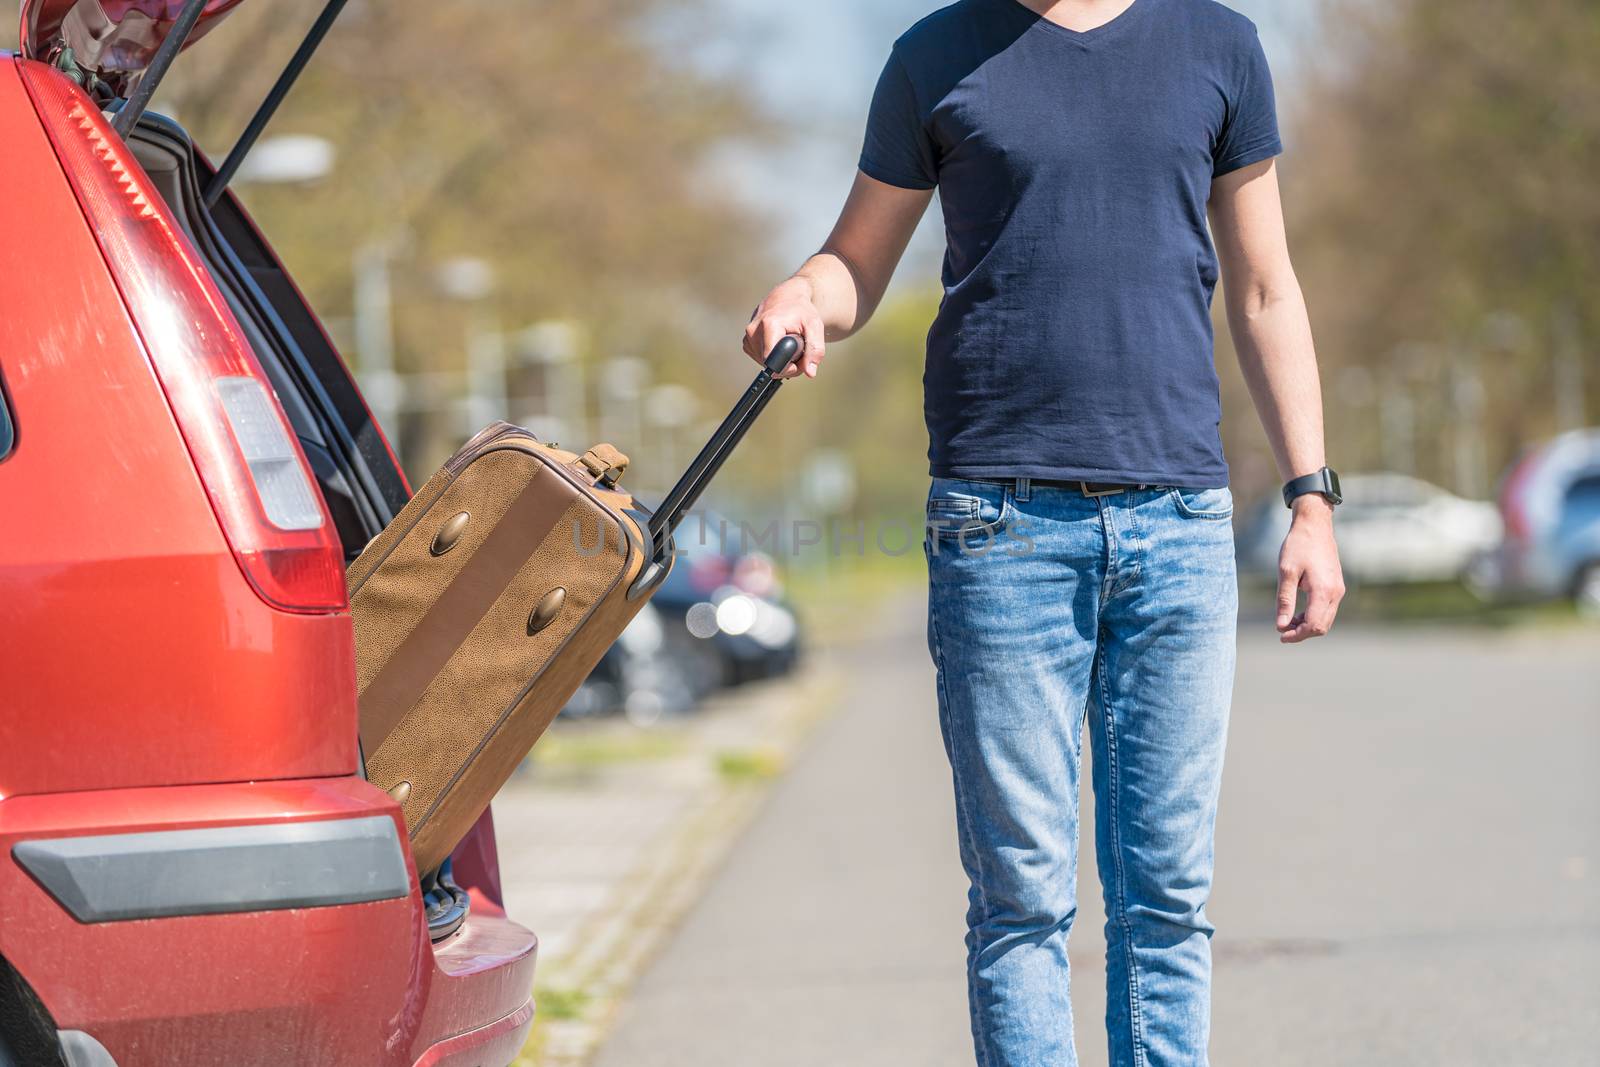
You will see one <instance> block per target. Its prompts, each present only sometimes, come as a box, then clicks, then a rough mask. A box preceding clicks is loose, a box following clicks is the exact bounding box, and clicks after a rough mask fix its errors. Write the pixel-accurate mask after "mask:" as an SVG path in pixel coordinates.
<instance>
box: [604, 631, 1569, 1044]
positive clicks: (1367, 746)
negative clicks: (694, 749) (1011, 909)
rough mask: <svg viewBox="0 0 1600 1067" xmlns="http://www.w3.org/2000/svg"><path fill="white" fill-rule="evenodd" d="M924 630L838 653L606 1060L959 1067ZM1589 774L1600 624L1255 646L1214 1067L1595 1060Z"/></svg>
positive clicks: (1233, 798)
mask: <svg viewBox="0 0 1600 1067" xmlns="http://www.w3.org/2000/svg"><path fill="white" fill-rule="evenodd" d="M922 619H923V616H922V612H921V608H920V605H919V604H915V603H913V604H911V605H908V607H907V608H906V609H905V610H902V611H897V612H895V613H894V616H893V618H892V619H891V620H890V625H889V626H888V627H887V628H886V629H885V630H884V631H883V633H882V635H881V637H880V638H878V639H876V640H875V641H873V642H872V643H870V644H868V645H864V646H860V647H857V648H854V649H852V650H850V651H848V652H845V653H840V654H839V655H840V656H841V657H842V658H843V662H842V663H841V665H842V666H844V667H845V668H846V669H847V670H848V672H849V677H850V679H851V684H850V686H849V688H848V692H847V695H846V698H845V706H844V707H843V709H842V711H841V713H840V714H839V715H838V716H837V717H836V718H835V719H833V720H832V721H830V722H829V723H828V724H826V725H825V726H824V727H823V728H822V729H821V731H819V733H818V735H817V737H816V738H815V740H814V741H813V742H812V745H811V747H810V749H809V751H808V752H807V753H806V755H805V756H804V757H803V759H802V760H801V762H800V763H799V764H798V765H797V766H796V767H795V768H794V770H793V771H792V772H791V773H790V774H789V775H788V776H787V777H786V778H785V780H784V781H783V782H782V783H780V784H779V786H778V787H777V788H776V790H775V791H774V794H773V796H772V798H771V800H770V802H769V803H768V805H767V807H766V808H765V810H764V811H763V812H762V814H761V815H760V816H759V817H758V818H757V820H756V821H755V822H754V824H753V825H752V826H751V827H750V829H749V830H748V832H747V833H746V836H745V837H744V839H743V840H742V841H741V842H740V843H739V844H738V845H737V846H736V847H735V849H734V850H733V852H732V855H731V858H730V859H729V861H728V862H727V864H726V866H725V868H724V869H723V870H722V871H721V872H720V874H719V876H718V877H717V878H716V879H715V880H714V881H713V883H712V884H711V885H710V886H709V888H708V891H707V892H706V894H705V896H704V897H703V898H702V900H701V901H700V903H699V904H698V906H697V907H696V908H695V909H694V910H693V911H692V912H691V913H690V915H689V917H688V919H687V921H686V922H685V923H684V925H683V926H682V928H681V929H680V930H679V932H678V934H677V935H676V937H675V939H674V940H672V941H671V942H670V943H669V945H668V947H667V948H666V949H665V951H664V952H663V953H662V955H661V956H660V957H658V959H657V960H656V961H655V963H654V964H653V965H652V966H651V967H650V969H649V970H648V971H647V972H646V974H645V976H644V978H643V979H642V980H641V982H640V984H639V985H638V987H637V988H636V990H635V993H634V996H633V997H632V999H631V1000H630V1001H629V1002H628V1003H627V1004H626V1005H625V1006H624V1008H623V1010H622V1012H621V1014H620V1017H619V1019H618V1024H617V1027H616V1029H615V1031H614V1033H613V1035H612V1037H611V1039H610V1040H609V1041H608V1043H607V1044H606V1045H605V1046H604V1048H603V1049H602V1051H601V1053H600V1055H599V1057H598V1059H597V1061H596V1063H597V1065H598V1067H678V1065H684V1067H689V1065H694V1067H721V1065H729V1067H732V1065H739V1067H748V1065H759V1067H789V1065H795V1067H799V1065H806V1067H813V1065H817V1064H827V1065H830V1067H841V1065H856V1064H861V1065H874V1067H876V1065H919V1067H920V1065H930V1067H941V1065H947V1064H948V1065H951V1067H955V1065H963V1064H971V1063H972V1062H973V1061H972V1053H971V1043H970V1037H969V1035H968V1030H967V1013H966V1007H965V1000H964V980H963V973H962V968H963V949H962V944H961V937H962V931H963V926H962V914H963V911H964V908H965V899H964V896H965V880H964V878H963V877H962V875H961V871H960V866H959V863H958V861H957V858H956V851H955V836H954V829H953V826H954V824H953V813H952V801H951V796H950V785H949V776H948V769H947V767H946V764H945V758H944V752H943V748H942V747H941V744H940V741H939V735H938V726H937V717H936V715H935V712H934V700H933V691H932V668H931V667H930V666H929V663H928V659H927V655H926V652H925V650H924V647H923V644H922ZM1087 751H1088V747H1087V745H1085V753H1086V754H1087ZM1086 758H1087V756H1086ZM1597 761H1600V632H1596V631H1594V630H1590V631H1587V632H1585V631H1581V630H1569V631H1562V632H1550V631H1543V632H1539V633H1522V632H1515V633H1509V634H1508V633H1495V632H1484V631H1478V630H1466V629H1461V630H1449V629H1437V628H1436V629H1432V630H1390V629H1373V628H1368V629H1361V628H1355V627H1350V628H1346V629H1345V630H1343V631H1342V632H1339V633H1336V634H1335V635H1334V636H1333V637H1331V638H1329V639H1326V640H1324V641H1322V642H1320V643H1317V644H1313V645H1309V646H1302V647H1299V648H1293V649H1285V648H1281V647H1280V646H1278V645H1277V643H1276V642H1275V641H1273V640H1272V639H1271V637H1270V635H1267V634H1265V633H1263V632H1261V625H1260V624H1253V625H1252V626H1247V627H1246V628H1245V631H1244V632H1243V633H1242V636H1241V649H1240V669H1239V680H1238V687H1237V692H1236V699H1235V704H1234V713H1233V720H1232V730H1231V735H1230V743H1229V750H1228V766H1227V774H1226V779H1225V785H1224V789H1223V801H1222V815H1221V820H1220V825H1219V830H1218V843H1217V852H1218V876H1217V885H1216V892H1215V895H1214V897H1213V901H1212V906H1211V914H1212V918H1213V920H1214V921H1215V922H1216V924H1217V927H1218V933H1217V937H1216V941H1215V943H1214V947H1215V958H1216V991H1215V1010H1214V1026H1213V1030H1214V1034H1213V1041H1212V1062H1213V1063H1214V1064H1217V1065H1219V1067H1223V1065H1235V1067H1262V1065H1280V1064H1283V1065H1296V1067H1322V1065H1340V1067H1344V1065H1363V1067H1382V1065H1390V1064H1394V1065H1405V1067H1420V1065H1432V1064H1439V1065H1450V1067H1474V1065H1480V1064H1481V1065H1485V1067H1489V1065H1492V1067H1523V1065H1528V1067H1533V1065H1540V1067H1544V1065H1562V1067H1568V1065H1584V1064H1600V995H1597V992H1600V775H1597V773H1596V764H1597ZM1084 780H1085V783H1086V788H1087V781H1088V775H1087V774H1085V775H1084ZM1089 803H1090V801H1089V798H1088V797H1085V800H1084V804H1085V814H1084V818H1083V824H1084V826H1085V828H1086V829H1087V828H1088V827H1090V826H1092V819H1091V818H1090V815H1089V812H1088V809H1087V805H1088V804H1089ZM1081 852H1082V855H1083V856H1084V858H1085V863H1086V866H1087V869H1086V870H1085V871H1084V872H1083V873H1082V876H1081V877H1080V880H1079V886H1080V894H1081V896H1082V898H1083V899H1082V906H1081V907H1080V911H1079V918H1078V924H1077V928H1076V930H1075V931H1074V934H1073V939H1072V962H1073V968H1074V973H1073V996H1074V1002H1075V1003H1074V1008H1075V1015H1076V1018H1077V1019H1078V1026H1079V1033H1078V1048H1079V1053H1080V1056H1081V1057H1082V1061H1083V1063H1084V1064H1085V1065H1093V1064H1103V1063H1104V1062H1105V1048H1104V1034H1103V1032H1102V1030H1101V1027H1100V1023H1099V1020H1100V1019H1101V1018H1102V1016H1103V1011H1104V991H1103V980H1104V978H1103V975H1104V970H1103V958H1104V942H1103V940H1102V937H1101V933H1100V925H1101V923H1102V922H1103V915H1102V913H1101V911H1100V907H1099V884H1098V882H1097V880H1096V879H1095V877H1094V875H1093V860H1092V857H1093V848H1092V845H1091V844H1090V843H1089V842H1087V841H1086V842H1085V843H1084V846H1083V848H1082V849H1081Z"/></svg>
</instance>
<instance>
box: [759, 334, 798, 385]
mask: <svg viewBox="0 0 1600 1067" xmlns="http://www.w3.org/2000/svg"><path fill="white" fill-rule="evenodd" d="M801 347H802V345H801V343H800V338H798V337H796V336H795V335H794V334H792V333H791V334H789V335H788V336H787V337H785V338H784V339H783V340H781V341H779V342H778V344H777V347H775V348H774V349H773V350H772V352H771V354H769V355H768V356H767V360H766V368H767V373H769V374H771V375H772V376H773V377H777V376H778V375H780V374H782V373H783V372H784V371H786V370H788V369H789V364H791V363H793V362H794V361H795V360H796V359H797V358H799V356H800V350H801Z"/></svg>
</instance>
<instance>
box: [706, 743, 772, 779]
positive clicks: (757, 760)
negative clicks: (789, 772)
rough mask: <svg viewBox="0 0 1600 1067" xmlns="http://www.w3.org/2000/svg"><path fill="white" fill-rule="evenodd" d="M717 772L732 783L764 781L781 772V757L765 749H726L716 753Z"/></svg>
mask: <svg viewBox="0 0 1600 1067" xmlns="http://www.w3.org/2000/svg"><path fill="white" fill-rule="evenodd" d="M716 764H717V773H718V774H720V775H721V776H722V779H723V781H725V782H732V783H742V782H765V781H770V780H771V779H773V778H776V777H777V776H778V775H780V774H782V773H783V758H782V757H781V756H779V755H778V754H777V753H776V752H772V751H769V750H767V749H748V750H746V749H728V750H726V751H723V752H718V753H717V755H716Z"/></svg>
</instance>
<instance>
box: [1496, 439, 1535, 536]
mask: <svg viewBox="0 0 1600 1067" xmlns="http://www.w3.org/2000/svg"><path fill="white" fill-rule="evenodd" d="M1537 467H1538V456H1537V454H1534V455H1529V456H1525V457H1523V458H1522V460H1520V461H1519V462H1518V463H1517V465H1516V466H1515V467H1513V468H1511V473H1510V474H1509V475H1507V476H1506V480H1505V485H1503V486H1502V487H1501V489H1500V517H1501V519H1502V520H1503V521H1504V523H1505V532H1506V539H1507V540H1508V541H1517V542H1525V541H1527V540H1529V538H1530V536H1531V535H1532V533H1533V527H1532V524H1531V523H1530V522H1529V518H1528V500H1527V496H1528V483H1529V482H1531V481H1533V475H1534V471H1535V470H1536V469H1537Z"/></svg>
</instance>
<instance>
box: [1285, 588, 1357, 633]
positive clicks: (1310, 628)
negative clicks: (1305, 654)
mask: <svg viewBox="0 0 1600 1067" xmlns="http://www.w3.org/2000/svg"><path fill="white" fill-rule="evenodd" d="M1343 597H1344V585H1343V583H1342V582H1340V581H1339V580H1338V579H1333V580H1329V579H1326V578H1320V579H1308V580H1307V582H1306V610H1305V611H1303V612H1301V613H1300V614H1298V615H1296V616H1294V617H1293V618H1292V619H1290V620H1289V625H1288V627H1287V628H1285V627H1283V626H1280V627H1278V629H1279V630H1280V631H1281V633H1282V638H1281V640H1282V641H1283V643H1284V644H1289V645H1293V644H1299V643H1300V642H1301V641H1308V640H1310V639H1311V638H1313V637H1325V636H1327V634H1328V632H1329V631H1330V630H1332V629H1333V620H1334V618H1335V617H1336V616H1337V615H1338V614H1339V601H1340V600H1341V599H1343Z"/></svg>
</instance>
